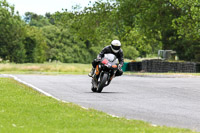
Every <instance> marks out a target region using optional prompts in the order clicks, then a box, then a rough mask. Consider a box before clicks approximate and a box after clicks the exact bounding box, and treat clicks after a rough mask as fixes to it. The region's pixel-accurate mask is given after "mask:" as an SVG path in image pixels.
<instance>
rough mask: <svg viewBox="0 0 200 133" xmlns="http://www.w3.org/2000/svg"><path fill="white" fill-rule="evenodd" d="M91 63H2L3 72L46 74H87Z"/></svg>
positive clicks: (135, 73)
mask: <svg viewBox="0 0 200 133" xmlns="http://www.w3.org/2000/svg"><path fill="white" fill-rule="evenodd" d="M91 67H92V65H91V64H79V63H60V62H53V63H43V64H37V63H25V64H15V63H5V64H3V63H0V73H1V74H45V75H48V74H49V75H57V74H78V75H86V74H88V73H89V72H90V70H91ZM124 74H125V75H142V76H143V75H144V76H145V75H179V76H181V75H182V76H200V73H172V72H169V73H144V72H129V71H128V72H124Z"/></svg>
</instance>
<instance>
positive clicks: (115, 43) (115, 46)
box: [111, 40, 121, 53]
mask: <svg viewBox="0 0 200 133" xmlns="http://www.w3.org/2000/svg"><path fill="white" fill-rule="evenodd" d="M120 48H121V43H120V41H119V40H113V41H112V42H111V49H112V51H113V52H114V53H117V52H119V50H120Z"/></svg>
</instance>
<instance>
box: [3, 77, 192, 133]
mask: <svg viewBox="0 0 200 133" xmlns="http://www.w3.org/2000/svg"><path fill="white" fill-rule="evenodd" d="M0 101H1V102H0V132H1V133H34V132H36V133H38V132H41V133H43V132H47V133H51V132H52V133H56V132H59V133H61V132H63V133H191V132H192V131H190V130H188V129H178V128H169V127H164V126H163V127H159V126H158V127H154V126H152V125H151V124H149V123H146V122H142V121H136V120H126V119H124V118H114V117H111V116H109V115H107V114H105V113H103V112H99V111H95V110H93V109H89V110H85V109H83V108H80V107H79V106H77V105H74V104H71V103H63V102H60V101H57V100H55V99H53V98H51V97H47V96H44V95H42V94H40V93H39V92H37V91H35V90H33V89H31V88H29V87H27V86H25V85H23V84H20V83H18V82H17V81H15V80H13V79H10V78H0Z"/></svg>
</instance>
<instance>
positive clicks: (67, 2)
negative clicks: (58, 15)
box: [7, 0, 98, 15]
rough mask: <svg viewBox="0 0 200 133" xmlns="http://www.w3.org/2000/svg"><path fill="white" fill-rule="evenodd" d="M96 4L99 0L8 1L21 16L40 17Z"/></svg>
mask: <svg viewBox="0 0 200 133" xmlns="http://www.w3.org/2000/svg"><path fill="white" fill-rule="evenodd" d="M90 1H91V3H94V2H95V1H98V0H7V2H8V3H9V4H10V5H14V6H15V11H18V12H19V14H20V15H24V13H25V12H34V13H36V14H38V15H45V13H46V12H50V13H54V12H56V11H62V9H67V10H69V11H70V10H71V9H72V6H74V5H77V4H78V5H80V6H81V7H85V6H88V4H89V2H90Z"/></svg>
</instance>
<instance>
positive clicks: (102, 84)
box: [97, 73, 108, 93]
mask: <svg viewBox="0 0 200 133" xmlns="http://www.w3.org/2000/svg"><path fill="white" fill-rule="evenodd" d="M100 78H101V77H100ZM107 79H108V73H104V74H103V76H102V78H101V80H100V82H99V84H98V87H97V92H99V93H101V91H102V90H103V87H104V86H105V83H106V81H107Z"/></svg>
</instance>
